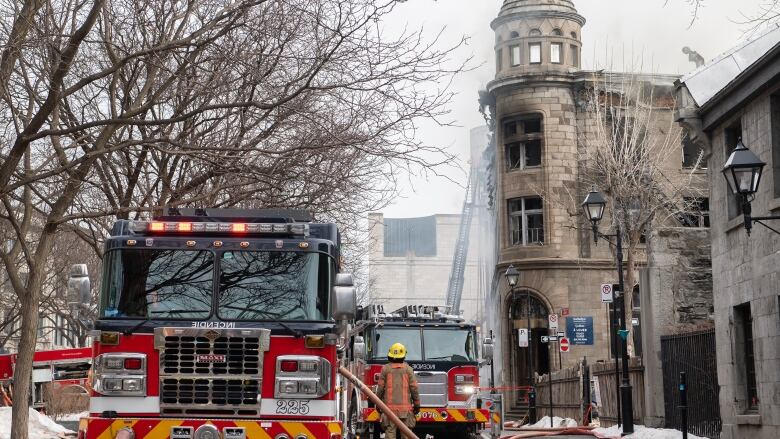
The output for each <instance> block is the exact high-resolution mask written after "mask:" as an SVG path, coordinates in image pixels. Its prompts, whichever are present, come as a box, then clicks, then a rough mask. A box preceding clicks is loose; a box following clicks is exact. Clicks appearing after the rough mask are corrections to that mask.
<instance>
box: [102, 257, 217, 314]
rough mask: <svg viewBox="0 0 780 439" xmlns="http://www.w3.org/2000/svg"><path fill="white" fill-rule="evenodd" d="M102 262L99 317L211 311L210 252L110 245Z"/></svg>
mask: <svg viewBox="0 0 780 439" xmlns="http://www.w3.org/2000/svg"><path fill="white" fill-rule="evenodd" d="M104 266H105V268H104V276H105V277H104V282H103V292H104V294H103V295H102V296H103V297H102V301H101V307H100V309H101V316H102V317H120V318H122V317H124V318H147V317H150V318H177V319H181V318H189V319H204V318H207V317H208V316H209V315H210V314H211V302H212V295H213V293H212V291H213V285H214V255H213V253H211V252H210V251H190V250H157V249H140V248H139V249H121V250H112V251H110V252H108V253H107V254H106V256H105V261H104Z"/></svg>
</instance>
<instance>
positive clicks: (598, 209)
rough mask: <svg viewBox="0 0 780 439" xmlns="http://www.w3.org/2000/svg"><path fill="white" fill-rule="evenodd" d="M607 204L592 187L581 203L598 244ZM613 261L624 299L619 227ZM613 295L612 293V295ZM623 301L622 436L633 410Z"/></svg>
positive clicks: (628, 428)
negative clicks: (614, 260) (600, 226)
mask: <svg viewBox="0 0 780 439" xmlns="http://www.w3.org/2000/svg"><path fill="white" fill-rule="evenodd" d="M606 205H607V202H606V200H605V199H604V196H603V195H601V193H600V192H599V191H597V190H596V187H595V186H594V187H593V188H592V189H591V190H590V192H589V193H588V195H587V196H586V197H585V201H583V202H582V208H583V210H584V211H585V215H586V216H587V217H588V219H589V220H590V222H591V225H592V226H593V240H594V242H598V238H599V237H602V238H604V239H607V238H608V237H607V236H606V235H603V234H601V233H599V229H598V226H599V222H600V221H601V218H602V217H603V216H604V209H605V208H606ZM614 236H615V259H616V262H617V271H618V290H619V291H620V294H621V296H623V297H625V287H624V285H623V233H622V232H621V230H620V226H619V225H617V226H616V230H615V235H614ZM613 295H614V293H613ZM625 303H626V302H625V300H623V299H622V298H621V300H619V301H618V302H616V303H615V308H618V304H619V305H620V307H619V309H620V311H619V318H618V321H619V322H620V339H621V342H620V344H621V346H620V347H621V354H622V355H621V360H622V362H623V367H622V382H621V384H620V407H621V412H622V413H623V435H626V434H629V433H633V432H634V415H633V413H634V408H633V396H632V393H633V389H632V388H631V380H630V379H629V376H628V340H627V338H628V331H627V330H626V317H625V313H626V310H625Z"/></svg>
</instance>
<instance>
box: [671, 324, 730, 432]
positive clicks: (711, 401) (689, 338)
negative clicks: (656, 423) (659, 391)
mask: <svg viewBox="0 0 780 439" xmlns="http://www.w3.org/2000/svg"><path fill="white" fill-rule="evenodd" d="M661 360H662V364H663V375H664V411H665V418H666V427H667V428H675V429H678V430H679V429H680V428H682V420H681V416H680V409H679V405H680V392H679V389H678V385H679V379H680V378H679V377H680V372H685V373H686V375H687V381H688V386H687V388H688V431H689V432H690V433H692V434H695V435H697V436H705V437H708V438H717V437H719V435H720V430H721V419H720V406H719V403H718V371H717V363H716V357H715V330H714V329H711V330H706V331H697V332H690V333H686V334H678V335H668V336H663V337H661Z"/></svg>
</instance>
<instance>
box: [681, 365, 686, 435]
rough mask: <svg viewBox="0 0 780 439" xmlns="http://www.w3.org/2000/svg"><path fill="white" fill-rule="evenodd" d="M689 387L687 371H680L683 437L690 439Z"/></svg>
mask: <svg viewBox="0 0 780 439" xmlns="http://www.w3.org/2000/svg"><path fill="white" fill-rule="evenodd" d="M687 393H688V388H687V384H686V383H685V372H680V417H681V418H682V437H683V439H688V395H687Z"/></svg>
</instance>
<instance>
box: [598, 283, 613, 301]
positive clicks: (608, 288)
mask: <svg viewBox="0 0 780 439" xmlns="http://www.w3.org/2000/svg"><path fill="white" fill-rule="evenodd" d="M613 297H614V296H613V295H612V284H601V303H612V301H613Z"/></svg>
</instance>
